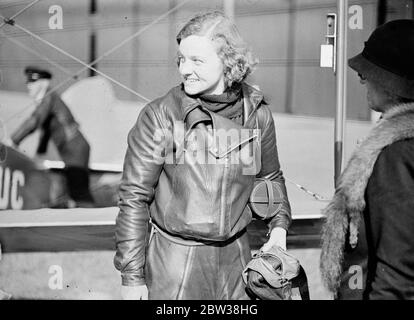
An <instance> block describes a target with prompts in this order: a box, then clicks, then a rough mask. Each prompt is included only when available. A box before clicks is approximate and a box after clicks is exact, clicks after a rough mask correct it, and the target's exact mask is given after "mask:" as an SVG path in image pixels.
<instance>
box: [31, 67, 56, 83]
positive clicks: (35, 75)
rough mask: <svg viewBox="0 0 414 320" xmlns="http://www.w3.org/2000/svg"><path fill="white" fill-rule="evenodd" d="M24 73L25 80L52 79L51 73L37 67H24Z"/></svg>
mask: <svg viewBox="0 0 414 320" xmlns="http://www.w3.org/2000/svg"><path fill="white" fill-rule="evenodd" d="M24 74H25V75H26V77H27V80H26V82H34V81H37V80H39V79H52V74H51V73H50V72H49V71H47V70H45V69H40V68H37V67H26V68H25V69H24Z"/></svg>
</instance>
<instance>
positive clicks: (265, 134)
mask: <svg viewBox="0 0 414 320" xmlns="http://www.w3.org/2000/svg"><path fill="white" fill-rule="evenodd" d="M260 109H261V110H258V111H259V115H258V117H259V123H262V125H261V126H260V128H262V131H261V152H262V156H261V158H262V167H261V170H260V172H259V174H258V175H257V177H258V178H267V179H270V180H271V181H272V183H277V184H278V185H279V186H280V188H281V190H282V192H283V195H284V202H283V205H282V209H281V210H280V211H279V213H278V214H277V215H276V216H274V217H273V218H271V219H270V220H268V221H266V222H267V224H268V226H269V232H270V231H271V230H272V229H273V228H275V227H281V228H283V229H285V230H288V229H289V227H290V224H291V222H292V215H291V210H290V204H289V199H288V195H287V190H286V186H285V179H284V177H283V172H282V171H281V170H280V163H279V156H278V152H277V145H276V131H275V124H274V120H273V115H272V112H271V111H270V109H269V107H268V106H267V105H262V106H261V107H260Z"/></svg>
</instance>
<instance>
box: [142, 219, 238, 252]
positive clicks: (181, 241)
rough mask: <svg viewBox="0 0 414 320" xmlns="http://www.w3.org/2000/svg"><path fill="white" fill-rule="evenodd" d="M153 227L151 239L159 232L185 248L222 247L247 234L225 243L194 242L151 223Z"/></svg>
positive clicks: (232, 238) (236, 235)
mask: <svg viewBox="0 0 414 320" xmlns="http://www.w3.org/2000/svg"><path fill="white" fill-rule="evenodd" d="M150 223H151V225H152V230H151V237H152V235H153V234H154V233H156V232H158V233H159V234H160V235H161V236H163V237H164V238H166V239H167V240H169V241H171V242H174V243H177V244H181V245H183V246H211V245H213V246H214V245H220V246H222V245H223V244H227V243H230V242H232V241H234V240H235V239H236V238H238V237H240V235H242V234H243V233H244V232H246V229H244V230H242V231H240V232H239V233H237V234H235V235H234V236H233V237H231V238H229V239H227V240H223V241H214V240H200V241H197V240H194V239H186V238H182V237H180V236H176V235H173V234H171V233H168V232H166V231H164V230H162V229H161V228H160V227H159V226H157V225H156V224H155V223H154V222H152V221H150Z"/></svg>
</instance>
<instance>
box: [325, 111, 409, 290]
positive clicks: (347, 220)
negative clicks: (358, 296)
mask: <svg viewBox="0 0 414 320" xmlns="http://www.w3.org/2000/svg"><path fill="white" fill-rule="evenodd" d="M413 137H414V103H408V104H399V105H395V106H393V107H392V108H390V109H388V110H387V111H386V112H385V113H384V114H383V116H382V118H381V119H380V120H379V121H378V122H377V124H376V125H375V127H374V128H373V129H372V130H371V131H370V133H369V134H368V136H367V138H366V139H365V140H364V141H363V142H362V143H361V144H360V145H359V146H358V147H357V149H356V150H355V151H354V153H353V154H352V156H351V158H350V160H349V162H348V165H347V166H346V168H345V170H344V171H343V173H342V174H341V177H340V179H339V183H338V187H337V189H336V191H335V195H334V197H333V199H332V201H331V202H330V203H329V205H328V206H327V207H326V208H325V209H324V211H323V213H324V215H325V216H326V222H325V225H324V227H323V230H322V252H321V259H320V269H321V274H322V279H323V281H324V283H325V285H326V286H327V288H328V289H329V290H331V291H332V292H335V293H336V291H337V289H338V288H339V285H340V278H341V273H342V266H341V265H342V261H343V254H344V252H343V251H344V247H345V242H346V241H348V242H349V244H350V245H351V247H355V246H356V244H357V241H358V228H359V224H360V221H361V218H362V213H363V211H364V209H365V198H364V195H365V189H366V186H367V183H368V180H369V177H370V176H371V174H372V170H373V168H374V164H375V162H376V160H377V158H378V155H379V154H380V152H381V151H382V149H383V148H385V147H386V146H388V145H390V144H392V143H394V142H396V141H399V140H404V139H408V138H413Z"/></svg>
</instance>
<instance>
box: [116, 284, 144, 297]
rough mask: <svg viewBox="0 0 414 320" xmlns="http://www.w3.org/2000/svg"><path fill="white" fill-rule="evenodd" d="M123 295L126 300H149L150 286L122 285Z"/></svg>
mask: <svg viewBox="0 0 414 320" xmlns="http://www.w3.org/2000/svg"><path fill="white" fill-rule="evenodd" d="M121 297H122V299H124V300H148V288H147V286H146V285H142V286H134V287H130V286H121Z"/></svg>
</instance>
